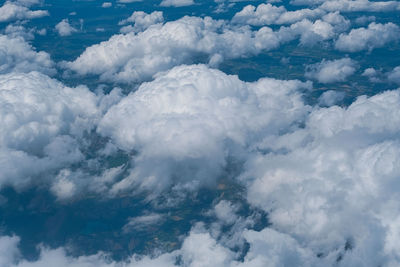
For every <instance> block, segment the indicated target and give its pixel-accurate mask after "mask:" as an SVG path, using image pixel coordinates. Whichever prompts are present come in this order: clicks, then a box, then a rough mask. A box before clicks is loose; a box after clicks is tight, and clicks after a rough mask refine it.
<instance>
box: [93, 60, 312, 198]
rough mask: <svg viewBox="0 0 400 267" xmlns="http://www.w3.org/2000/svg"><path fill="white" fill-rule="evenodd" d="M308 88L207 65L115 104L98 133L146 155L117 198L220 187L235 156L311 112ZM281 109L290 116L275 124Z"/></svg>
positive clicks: (181, 71)
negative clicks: (182, 187)
mask: <svg viewBox="0 0 400 267" xmlns="http://www.w3.org/2000/svg"><path fill="white" fill-rule="evenodd" d="M300 88H310V84H307V83H301V82H299V81H280V80H274V79H261V80H259V81H258V82H255V83H244V82H242V81H240V80H239V79H238V78H237V77H236V76H229V75H226V74H224V73H222V72H220V71H218V70H213V69H209V68H207V67H206V66H204V65H192V66H179V67H175V68H173V69H172V70H170V71H168V72H166V73H164V74H160V75H158V76H157V77H156V79H155V80H154V81H152V82H149V83H144V84H142V85H141V86H140V87H139V89H138V90H137V91H136V92H134V93H131V94H129V95H128V96H127V97H125V98H123V99H122V100H121V102H119V103H118V104H117V105H115V106H113V107H112V108H111V109H110V110H109V111H108V112H107V113H106V115H105V116H104V118H103V119H102V120H101V122H100V124H99V127H98V132H99V133H100V134H101V135H103V136H108V137H111V138H112V140H113V142H114V143H115V144H116V145H117V146H118V147H119V148H121V149H123V150H126V151H132V150H136V151H138V156H137V157H135V158H134V162H135V163H134V165H135V168H133V169H132V171H131V174H130V175H129V176H128V177H126V178H124V179H123V180H121V181H120V182H118V183H116V184H115V185H113V187H112V188H111V192H112V193H114V194H116V193H119V192H121V191H126V190H128V191H131V190H132V189H134V188H136V189H137V190H150V191H151V192H152V193H153V194H156V193H157V192H159V191H160V190H164V189H165V188H166V187H168V186H170V185H171V184H172V183H173V184H179V183H183V184H185V183H186V184H190V185H192V186H195V187H197V186H198V184H200V185H203V184H207V183H214V182H215V179H216V178H217V177H218V174H219V173H220V172H221V169H222V168H223V167H224V165H225V158H226V156H227V155H229V154H231V153H234V154H233V156H234V155H235V153H238V156H239V157H240V153H239V152H235V151H236V150H237V151H240V149H243V148H245V147H247V146H249V145H251V143H252V142H254V140H256V139H257V138H258V136H259V134H261V133H267V132H275V131H277V130H278V129H281V130H282V129H285V127H289V126H290V125H291V124H292V123H294V122H295V121H297V120H298V119H300V118H301V117H302V116H303V115H304V114H305V112H307V110H308V107H307V106H305V105H304V104H303V103H302V101H301V95H300V94H299V93H298V91H297V90H299V89H300ZM278 103H279V104H278ZM276 105H279V107H280V108H278V106H276ZM283 107H285V108H283ZM278 109H279V110H284V111H283V112H281V111H280V112H279V117H280V120H274V119H272V118H273V117H274V116H277V115H278V114H277V112H278ZM155 166H157V167H155Z"/></svg>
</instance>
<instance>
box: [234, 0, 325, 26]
mask: <svg viewBox="0 0 400 267" xmlns="http://www.w3.org/2000/svg"><path fill="white" fill-rule="evenodd" d="M323 14H325V12H324V11H323V10H320V9H300V10H296V11H287V10H286V8H285V7H284V6H279V7H277V6H273V5H271V4H269V3H268V4H260V5H258V6H257V7H255V6H252V5H248V6H246V7H244V8H243V9H242V10H241V11H240V12H238V13H236V14H235V15H234V17H233V18H232V22H234V23H242V24H250V25H255V26H261V25H270V24H292V23H295V22H297V21H301V20H303V19H306V18H315V17H320V16H322V15H323Z"/></svg>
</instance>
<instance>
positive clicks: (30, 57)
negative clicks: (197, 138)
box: [0, 28, 56, 75]
mask: <svg viewBox="0 0 400 267" xmlns="http://www.w3.org/2000/svg"><path fill="white" fill-rule="evenodd" d="M7 29H10V28H7ZM34 70H36V71H40V72H43V73H46V74H49V75H51V74H55V72H56V70H55V68H54V62H53V61H52V60H51V58H50V55H49V54H48V53H46V52H42V51H41V52H36V51H35V49H34V48H33V47H32V46H31V45H30V44H28V43H27V42H26V41H25V40H24V39H23V38H21V37H10V36H7V35H1V34H0V74H5V73H8V72H13V71H15V72H30V71H34Z"/></svg>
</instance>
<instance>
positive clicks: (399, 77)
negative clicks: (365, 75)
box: [387, 67, 400, 84]
mask: <svg viewBox="0 0 400 267" xmlns="http://www.w3.org/2000/svg"><path fill="white" fill-rule="evenodd" d="M387 77H388V79H389V81H391V82H394V83H397V84H400V67H395V68H394V69H393V70H392V71H391V72H389V73H388V74H387Z"/></svg>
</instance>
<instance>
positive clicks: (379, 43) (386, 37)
mask: <svg viewBox="0 0 400 267" xmlns="http://www.w3.org/2000/svg"><path fill="white" fill-rule="evenodd" d="M399 34H400V29H399V27H398V26H397V25H395V24H393V23H391V22H389V23H386V24H380V23H375V22H372V23H371V24H369V25H368V28H358V29H353V30H351V31H350V33H348V34H341V35H340V36H339V39H338V40H337V41H336V43H335V48H336V49H338V50H340V51H345V52H358V51H362V50H369V51H371V50H373V49H375V48H380V47H383V46H384V45H386V44H388V43H390V42H394V41H397V40H398V39H399V36H400V35H399Z"/></svg>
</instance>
